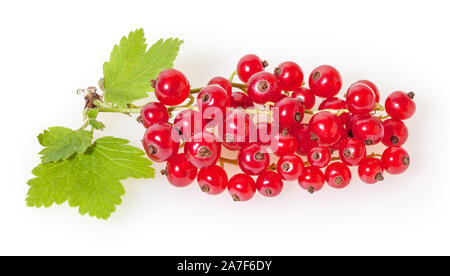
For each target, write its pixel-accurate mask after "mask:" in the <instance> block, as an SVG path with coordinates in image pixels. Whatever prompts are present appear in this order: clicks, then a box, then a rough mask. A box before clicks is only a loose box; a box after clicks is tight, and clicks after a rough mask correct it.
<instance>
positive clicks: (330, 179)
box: [325, 162, 352, 189]
mask: <svg viewBox="0 0 450 276" xmlns="http://www.w3.org/2000/svg"><path fill="white" fill-rule="evenodd" d="M351 179H352V173H351V172H350V169H349V168H348V167H347V166H346V165H345V164H344V163H341V162H334V163H331V164H330V165H329V166H328V167H327V168H326V170H325V180H326V181H327V183H328V185H330V186H331V187H333V188H336V189H342V188H345V187H347V186H348V184H350V180H351Z"/></svg>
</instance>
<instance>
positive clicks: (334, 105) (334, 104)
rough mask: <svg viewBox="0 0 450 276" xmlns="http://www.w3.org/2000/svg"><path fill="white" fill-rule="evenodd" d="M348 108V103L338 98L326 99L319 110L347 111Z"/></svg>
mask: <svg viewBox="0 0 450 276" xmlns="http://www.w3.org/2000/svg"><path fill="white" fill-rule="evenodd" d="M346 108H347V103H346V102H345V101H344V100H342V99H339V98H338V97H331V98H326V99H325V100H324V101H323V102H322V103H321V104H320V105H319V110H324V109H334V110H339V109H346Z"/></svg>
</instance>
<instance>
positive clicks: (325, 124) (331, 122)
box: [309, 111, 342, 146]
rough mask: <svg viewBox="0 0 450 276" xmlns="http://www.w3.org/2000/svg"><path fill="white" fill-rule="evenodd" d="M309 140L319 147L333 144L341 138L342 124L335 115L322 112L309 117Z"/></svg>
mask: <svg viewBox="0 0 450 276" xmlns="http://www.w3.org/2000/svg"><path fill="white" fill-rule="evenodd" d="M309 130H310V133H311V139H313V140H314V141H317V143H319V145H321V146H329V145H333V144H335V143H336V142H337V141H339V138H341V132H342V124H341V121H340V120H339V117H338V116H336V115H335V114H333V113H331V112H328V111H322V112H320V113H317V114H315V115H314V116H312V117H311V120H310V121H309Z"/></svg>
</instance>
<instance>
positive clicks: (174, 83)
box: [152, 69, 190, 105]
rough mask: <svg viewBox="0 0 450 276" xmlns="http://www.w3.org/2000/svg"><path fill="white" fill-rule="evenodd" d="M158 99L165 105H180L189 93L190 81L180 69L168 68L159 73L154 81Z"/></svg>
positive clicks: (153, 84)
mask: <svg viewBox="0 0 450 276" xmlns="http://www.w3.org/2000/svg"><path fill="white" fill-rule="evenodd" d="M152 86H153V88H155V95H156V98H158V101H160V102H161V103H163V104H165V105H178V104H180V103H182V102H184V100H186V98H187V97H188V95H189V90H190V86H189V82H188V80H187V79H186V77H185V76H184V75H183V73H181V72H180V71H178V70H175V69H166V70H164V71H162V72H161V73H159V75H158V77H157V78H156V81H152Z"/></svg>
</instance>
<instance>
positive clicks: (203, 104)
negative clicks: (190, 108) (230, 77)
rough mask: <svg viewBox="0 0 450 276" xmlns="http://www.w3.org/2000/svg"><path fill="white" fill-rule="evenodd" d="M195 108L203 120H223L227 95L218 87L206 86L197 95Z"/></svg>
mask: <svg viewBox="0 0 450 276" xmlns="http://www.w3.org/2000/svg"><path fill="white" fill-rule="evenodd" d="M197 107H198V109H199V110H200V112H201V113H202V115H203V118H204V119H207V120H214V119H216V118H218V119H219V118H220V119H221V120H223V118H224V115H225V112H226V108H227V93H226V91H225V89H223V88H222V87H220V86H218V85H208V86H206V87H205V88H203V89H202V90H201V91H200V93H198V95H197Z"/></svg>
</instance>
